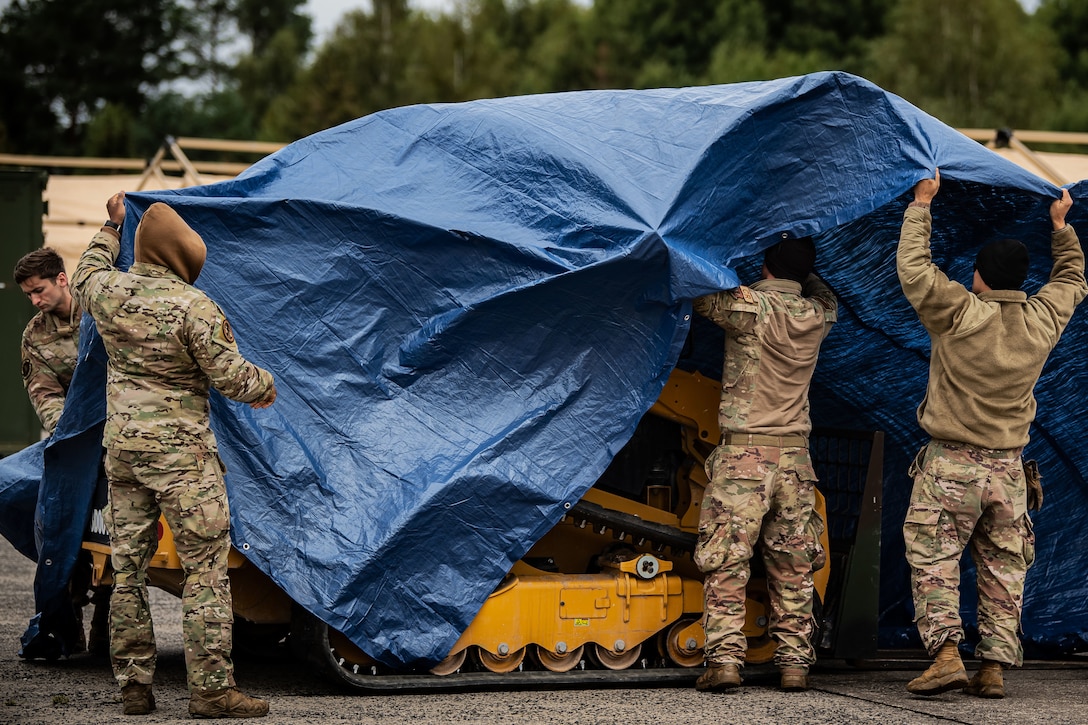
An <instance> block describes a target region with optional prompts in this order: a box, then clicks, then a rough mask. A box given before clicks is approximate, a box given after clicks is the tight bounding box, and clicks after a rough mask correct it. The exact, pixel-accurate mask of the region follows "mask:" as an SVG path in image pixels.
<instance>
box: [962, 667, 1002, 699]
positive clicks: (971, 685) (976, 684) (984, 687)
mask: <svg viewBox="0 0 1088 725" xmlns="http://www.w3.org/2000/svg"><path fill="white" fill-rule="evenodd" d="M966 692H967V694H968V695H974V696H975V697H985V698H988V699H991V700H1000V699H1001V698H1002V697H1004V696H1005V681H1004V679H1002V677H1001V663H1000V662H994V661H993V660H982V666H981V667H979V668H978V672H976V673H975V676H974V677H972V678H971V681H970V682H968V683H967V689H966Z"/></svg>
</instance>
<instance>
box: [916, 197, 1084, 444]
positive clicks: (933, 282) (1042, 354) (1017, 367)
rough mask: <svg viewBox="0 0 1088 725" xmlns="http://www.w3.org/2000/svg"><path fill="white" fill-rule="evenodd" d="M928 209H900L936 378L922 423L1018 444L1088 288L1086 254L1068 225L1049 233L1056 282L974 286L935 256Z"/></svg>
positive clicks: (932, 430)
mask: <svg viewBox="0 0 1088 725" xmlns="http://www.w3.org/2000/svg"><path fill="white" fill-rule="evenodd" d="M932 219H933V218H932V216H931V215H930V211H929V209H928V208H926V207H908V208H907V210H906V212H905V213H904V216H903V227H902V230H901V233H900V237H899V248H898V252H897V255H896V268H897V271H898V273H899V282H900V284H901V285H902V287H903V293H904V294H905V295H906V296H907V299H908V300H909V301H910V304H911V306H913V307H914V309H915V311H916V312H917V313H918V319H919V320H921V322H922V325H923V326H925V328H926V330H927V331H928V332H929V343H930V353H929V383H928V385H927V387H926V394H925V397H924V398H923V399H922V403H921V405H919V406H918V422H919V424H920V425H921V426H922V428H923V429H924V430H925V431H926V433H928V434H929V435H931V436H932V437H934V438H939V439H943V440H949V441H956V442H959V443H968V444H970V445H973V446H978V447H980V448H997V449H1009V448H1019V447H1021V446H1023V445H1025V444H1026V443H1027V442H1028V438H1029V435H1028V431H1029V429H1030V427H1031V423H1032V421H1033V420H1034V419H1035V410H1036V403H1035V395H1034V392H1033V391H1034V389H1035V383H1036V382H1038V380H1039V375H1040V374H1041V373H1042V371H1043V365H1044V364H1045V363H1046V360H1047V357H1048V356H1049V355H1050V351H1051V350H1053V349H1054V346H1055V345H1057V344H1058V338H1060V337H1061V334H1062V331H1063V330H1064V329H1065V326H1066V325H1067V324H1069V320H1070V318H1072V316H1073V311H1074V310H1075V309H1076V307H1077V305H1078V304H1080V302H1081V301H1082V300H1083V299H1084V297H1085V295H1086V294H1088V284H1086V283H1085V277H1084V252H1083V251H1082V250H1081V247H1080V242H1079V241H1078V239H1077V233H1076V232H1075V231H1074V230H1073V227H1071V226H1066V227H1065V228H1064V229H1062V230H1060V231H1056V232H1054V233H1053V234H1052V235H1051V240H1050V244H1051V255H1052V256H1053V258H1054V264H1053V267H1052V268H1051V270H1050V280H1049V281H1048V282H1047V283H1046V284H1045V285H1043V287H1042V288H1041V289H1040V290H1039V292H1038V293H1036V294H1034V295H1032V296H1031V297H1028V296H1027V295H1026V294H1025V293H1024V292H1021V291H1020V290H992V291H989V292H983V293H982V294H978V295H976V294H974V293H973V292H972V291H971V290H970V289H968V288H967V287H964V286H963V285H962V284H960V283H959V282H955V281H953V280H950V279H949V278H948V277H947V276H946V275H945V273H944V272H942V271H941V269H940V268H939V267H938V266H937V265H936V264H934V263H933V260H932V257H931V253H930V248H929V238H930V232H931V227H932V223H933V221H932Z"/></svg>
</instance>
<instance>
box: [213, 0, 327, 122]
mask: <svg viewBox="0 0 1088 725" xmlns="http://www.w3.org/2000/svg"><path fill="white" fill-rule="evenodd" d="M303 4H304V0H276V1H275V2H273V1H272V0H238V4H237V7H236V10H235V13H236V16H237V18H238V27H239V29H240V30H241V32H242V34H243V35H245V36H246V37H247V38H248V39H249V41H250V51H249V52H248V53H246V54H243V55H242V56H241V58H239V59H238V62H237V64H236V65H235V66H234V68H233V71H232V76H233V78H234V80H235V82H236V84H237V90H238V95H239V96H240V100H241V102H242V104H243V105H244V106H245V108H246V110H247V116H249V117H250V118H251V119H253V122H252V124H251V128H250V131H251V133H250V135H262V136H263V135H264V134H263V132H262V128H263V119H264V117H265V114H267V113H268V109H269V107H270V106H271V105H272V102H273V100H274V99H275V98H276V97H277V96H278V95H279V94H280V93H282V92H283V89H285V88H289V87H290V86H291V85H292V84H293V83H294V82H295V81H296V80H297V78H298V76H299V74H300V73H301V72H302V69H303V67H304V61H305V59H306V54H307V53H308V52H309V49H310V42H311V41H312V39H313V30H312V27H311V20H310V18H309V17H308V16H306V15H304V14H302V13H300V12H299V8H300V7H301V6H302V5H303Z"/></svg>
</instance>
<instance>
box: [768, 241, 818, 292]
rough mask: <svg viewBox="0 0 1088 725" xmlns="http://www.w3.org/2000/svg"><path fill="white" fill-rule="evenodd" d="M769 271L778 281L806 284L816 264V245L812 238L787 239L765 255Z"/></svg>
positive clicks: (771, 248)
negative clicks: (789, 280)
mask: <svg viewBox="0 0 1088 725" xmlns="http://www.w3.org/2000/svg"><path fill="white" fill-rule="evenodd" d="M763 263H764V264H765V265H767V271H768V272H770V273H771V274H773V275H774V276H775V277H777V278H778V279H791V280H793V281H794V282H804V281H805V278H806V277H808V276H809V274H811V273H812V268H813V266H815V264H816V244H815V243H814V242H813V241H812V237H799V238H797V239H791V238H786V239H783V240H782V241H781V242H778V243H777V244H775V245H774V246H772V247H768V248H767V251H765V252H764V253H763Z"/></svg>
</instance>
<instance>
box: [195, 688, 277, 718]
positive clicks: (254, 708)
mask: <svg viewBox="0 0 1088 725" xmlns="http://www.w3.org/2000/svg"><path fill="white" fill-rule="evenodd" d="M267 714H268V703H267V702H266V701H264V700H259V699H257V698H256V697H249V696H247V695H243V694H242V693H241V692H239V691H238V688H237V687H228V688H226V689H224V690H215V691H214V692H194V693H193V694H192V695H190V696H189V715H191V716H192V717H206V718H220V717H264V716H265V715H267Z"/></svg>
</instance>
